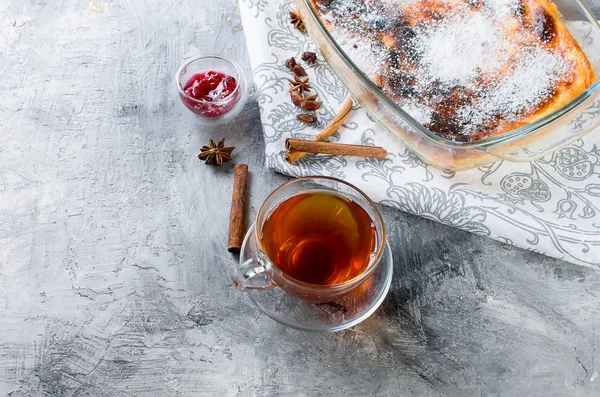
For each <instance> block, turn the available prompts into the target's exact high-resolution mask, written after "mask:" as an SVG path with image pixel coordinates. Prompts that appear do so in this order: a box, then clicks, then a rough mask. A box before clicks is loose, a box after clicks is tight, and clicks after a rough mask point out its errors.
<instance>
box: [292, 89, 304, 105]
mask: <svg viewBox="0 0 600 397" xmlns="http://www.w3.org/2000/svg"><path fill="white" fill-rule="evenodd" d="M290 98H291V99H292V102H293V103H294V105H296V106H297V107H302V102H304V94H302V95H300V94H298V93H297V92H296V91H292V92H290Z"/></svg>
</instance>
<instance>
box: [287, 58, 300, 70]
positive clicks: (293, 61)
mask: <svg viewBox="0 0 600 397" xmlns="http://www.w3.org/2000/svg"><path fill="white" fill-rule="evenodd" d="M296 65H297V63H296V58H294V57H291V58H290V59H286V60H285V67H286V68H288V69H289V70H290V71H291V70H292V68H293V67H294V66H296Z"/></svg>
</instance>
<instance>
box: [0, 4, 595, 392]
mask: <svg viewBox="0 0 600 397" xmlns="http://www.w3.org/2000/svg"><path fill="white" fill-rule="evenodd" d="M252 1H257V0H252ZM258 1H262V0H258ZM593 3H594V4H598V2H597V0H593ZM598 6H600V4H598ZM598 8H600V7H598ZM597 11H600V10H597ZM599 15H600V14H599ZM197 53H221V54H223V55H225V56H227V57H230V58H234V59H237V60H238V61H239V62H240V63H241V64H242V65H244V66H245V68H246V70H247V71H248V72H249V66H248V65H249V64H248V60H247V54H246V49H245V41H244V32H243V30H242V27H241V25H240V19H239V14H238V10H237V4H236V2H235V1H233V0H223V1H215V0H197V1H184V0H145V1H143V0H140V1H134V0H119V1H117V0H114V1H107V0H91V1H88V0H81V1H79V0H64V1H50V0H26V1H25V0H3V1H2V2H0V55H1V56H0V75H1V76H2V79H0V92H2V95H1V96H0V138H1V139H0V395H10V396H28V395H52V396H60V395H65V396H82V395H89V396H163V395H165V396H166V395H200V396H216V395H218V396H331V395H344V396H346V395H350V396H367V395H375V396H409V395H415V396H520V395H528V396H565V395H577V396H597V395H599V394H600V380H599V379H598V371H599V370H600V369H599V366H600V355H599V352H598V349H599V345H600V335H599V334H598V327H597V325H598V324H596V323H597V322H600V320H598V319H599V317H598V315H599V314H600V273H599V272H598V271H594V270H590V269H586V268H579V267H576V266H573V265H569V264H567V263H564V262H560V261H557V260H552V259H549V258H546V257H543V256H540V255H537V254H534V253H529V252H524V251H521V250H518V249H515V248H512V247H508V246H501V245H499V244H498V243H496V242H493V241H491V240H487V239H484V238H480V237H476V236H473V235H471V234H468V233H464V232H460V231H456V230H453V229H449V228H447V227H444V226H442V225H439V224H435V223H432V222H430V221H427V220H424V219H419V218H416V217H413V216H409V215H406V214H403V213H399V212H395V211H392V210H389V209H383V212H384V215H385V219H386V223H387V226H388V229H389V232H390V235H391V237H390V238H391V241H392V242H393V252H394V258H395V261H396V264H395V275H394V276H395V278H394V282H393V285H392V289H391V292H390V294H389V296H388V298H387V300H386V301H385V303H384V305H383V306H382V308H381V309H380V310H379V311H377V312H376V314H375V315H374V316H373V317H371V318H370V319H369V320H367V321H366V322H364V323H363V324H361V325H359V326H357V327H355V328H353V329H351V330H348V331H344V332H341V333H337V334H330V335H314V334H306V333H302V332H298V331H294V330H290V329H287V328H285V327H283V326H280V325H278V324H276V323H274V322H273V321H272V320H270V319H269V318H267V317H266V316H265V315H262V314H261V313H260V312H259V311H258V310H257V309H255V308H254V307H253V306H252V304H251V302H250V301H249V299H247V298H246V297H245V296H244V295H243V294H241V293H240V292H238V291H236V290H234V288H233V287H232V285H231V282H230V278H229V274H230V273H231V271H232V269H233V267H234V266H235V262H234V260H233V258H232V257H231V256H230V255H229V254H228V253H227V250H226V240H227V237H226V236H227V222H228V217H229V209H228V203H229V200H230V195H231V180H232V167H224V168H223V169H214V168H209V167H207V166H204V165H203V164H201V163H200V162H199V161H198V160H197V158H196V157H195V156H196V154H197V153H198V150H199V148H200V147H201V146H202V145H203V144H205V143H206V141H207V140H208V138H209V137H214V138H221V137H226V138H227V140H228V142H229V143H231V144H234V145H236V146H237V147H238V149H237V150H236V160H237V161H240V162H247V163H248V164H249V165H250V170H251V174H252V175H251V192H250V196H251V197H250V204H251V212H252V214H254V213H255V210H256V209H257V206H258V205H259V204H260V203H261V201H262V200H263V199H264V198H265V197H266V195H267V193H268V192H269V191H270V190H272V189H273V188H275V187H276V186H277V185H279V184H280V183H282V182H283V181H285V180H286V178H285V177H283V176H280V175H276V174H273V173H271V172H269V171H267V170H266V169H265V168H264V164H263V160H262V156H261V153H262V150H263V149H262V145H263V142H262V137H261V130H260V125H259V119H258V108H257V105H256V102H255V101H253V100H252V98H251V100H250V102H249V103H248V105H247V106H246V108H245V110H244V112H243V113H242V115H241V116H240V117H239V118H238V119H237V120H236V122H235V123H234V124H231V125H228V126H226V127H224V128H219V129H208V128H204V129H199V128H197V127H195V126H194V125H193V124H191V123H190V122H188V121H187V120H186V119H185V118H184V117H182V115H181V113H180V112H179V110H178V109H177V108H176V107H175V106H174V100H173V97H172V94H171V84H172V80H171V79H172V76H173V74H174V72H175V70H176V69H177V67H178V65H179V64H180V63H181V62H182V61H183V60H184V59H186V58H188V57H189V56H192V55H195V54H197Z"/></svg>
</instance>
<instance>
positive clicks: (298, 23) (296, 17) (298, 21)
mask: <svg viewBox="0 0 600 397" xmlns="http://www.w3.org/2000/svg"><path fill="white" fill-rule="evenodd" d="M290 22H291V23H292V25H294V27H295V28H296V29H298V30H299V31H301V32H302V33H304V32H305V31H306V28H305V27H304V22H303V21H302V18H300V14H298V12H297V11H290Z"/></svg>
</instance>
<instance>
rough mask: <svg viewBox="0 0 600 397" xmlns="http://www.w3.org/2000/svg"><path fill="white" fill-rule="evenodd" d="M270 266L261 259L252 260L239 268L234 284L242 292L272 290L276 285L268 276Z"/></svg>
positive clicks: (235, 274) (234, 277) (233, 277)
mask: <svg viewBox="0 0 600 397" xmlns="http://www.w3.org/2000/svg"><path fill="white" fill-rule="evenodd" d="M267 270H269V266H267V265H265V264H264V263H263V262H262V261H261V260H260V259H259V258H251V259H248V260H247V261H246V262H244V263H243V264H242V265H241V266H240V267H238V268H237V270H236V271H235V273H234V275H233V276H232V277H231V278H232V279H233V284H234V285H235V286H236V287H237V288H238V289H241V290H245V289H248V290H256V289H259V290H260V289H263V290H264V289H271V288H274V287H275V286H276V285H275V283H274V282H273V280H271V278H270V277H269V276H268V275H267V273H266V272H267Z"/></svg>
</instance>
